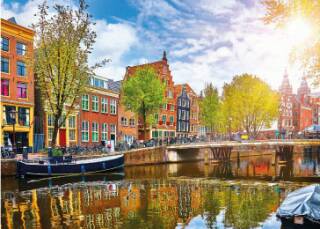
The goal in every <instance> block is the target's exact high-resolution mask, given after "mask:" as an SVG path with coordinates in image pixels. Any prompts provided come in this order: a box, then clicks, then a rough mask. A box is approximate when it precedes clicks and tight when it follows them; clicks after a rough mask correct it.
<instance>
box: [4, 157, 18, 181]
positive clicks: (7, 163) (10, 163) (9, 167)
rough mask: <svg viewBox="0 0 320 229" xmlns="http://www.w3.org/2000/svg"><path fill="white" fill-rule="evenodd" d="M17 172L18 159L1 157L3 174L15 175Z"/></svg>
mask: <svg viewBox="0 0 320 229" xmlns="http://www.w3.org/2000/svg"><path fill="white" fill-rule="evenodd" d="M16 174H17V161H16V159H1V176H4V177H6V176H15V175H16Z"/></svg>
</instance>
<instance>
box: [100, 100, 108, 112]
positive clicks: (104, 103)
mask: <svg viewBox="0 0 320 229" xmlns="http://www.w3.org/2000/svg"><path fill="white" fill-rule="evenodd" d="M101 112H102V113H108V99H107V98H101Z"/></svg>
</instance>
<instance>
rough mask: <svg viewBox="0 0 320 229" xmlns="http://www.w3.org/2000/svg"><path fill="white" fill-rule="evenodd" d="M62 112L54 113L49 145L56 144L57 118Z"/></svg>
mask: <svg viewBox="0 0 320 229" xmlns="http://www.w3.org/2000/svg"><path fill="white" fill-rule="evenodd" d="M61 114H62V112H61V111H58V113H57V114H56V115H54V122H53V133H52V140H51V147H52V148H53V147H55V146H56V144H57V136H58V131H59V119H60V117H61Z"/></svg>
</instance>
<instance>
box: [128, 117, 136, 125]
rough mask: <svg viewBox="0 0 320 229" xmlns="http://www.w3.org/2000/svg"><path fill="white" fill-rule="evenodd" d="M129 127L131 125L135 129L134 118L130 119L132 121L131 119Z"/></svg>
mask: <svg viewBox="0 0 320 229" xmlns="http://www.w3.org/2000/svg"><path fill="white" fill-rule="evenodd" d="M129 125H130V126H131V127H134V126H135V119H134V118H130V119H129Z"/></svg>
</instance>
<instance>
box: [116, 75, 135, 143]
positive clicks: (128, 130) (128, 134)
mask: <svg viewBox="0 0 320 229" xmlns="http://www.w3.org/2000/svg"><path fill="white" fill-rule="evenodd" d="M121 82H122V81H120V83H119V92H120V87H121ZM118 111H119V115H118V139H119V141H122V142H126V143H128V144H129V145H131V144H132V143H133V141H134V140H137V139H138V116H137V114H135V113H134V112H132V111H130V110H128V109H126V107H125V106H124V105H122V102H121V93H120V98H119V108H118Z"/></svg>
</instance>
